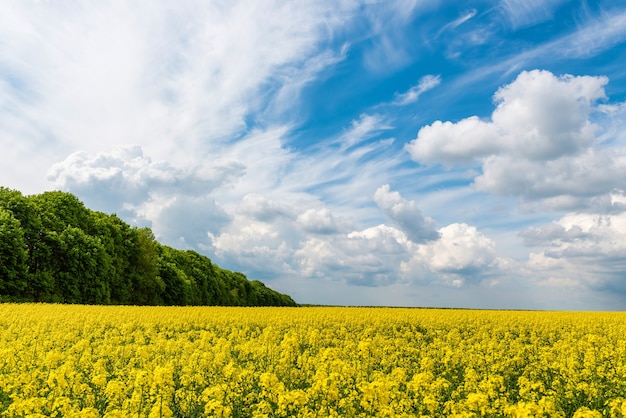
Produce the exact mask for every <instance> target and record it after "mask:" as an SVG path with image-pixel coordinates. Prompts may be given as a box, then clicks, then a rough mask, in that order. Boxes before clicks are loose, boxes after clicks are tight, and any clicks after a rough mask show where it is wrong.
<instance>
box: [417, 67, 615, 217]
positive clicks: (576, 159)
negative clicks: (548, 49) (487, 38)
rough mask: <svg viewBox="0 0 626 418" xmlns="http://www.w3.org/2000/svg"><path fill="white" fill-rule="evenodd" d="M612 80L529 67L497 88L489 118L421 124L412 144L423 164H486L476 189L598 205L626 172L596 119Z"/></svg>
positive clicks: (562, 204) (556, 205)
mask: <svg viewBox="0 0 626 418" xmlns="http://www.w3.org/2000/svg"><path fill="white" fill-rule="evenodd" d="M607 82H608V80H607V79H606V77H591V76H578V77H574V76H570V75H566V76H561V77H557V76H555V75H553V74H552V73H550V72H548V71H538V70H535V71H530V72H522V73H520V75H519V76H518V77H517V78H516V79H515V80H514V81H513V82H512V83H510V84H508V85H506V86H504V87H502V88H500V89H499V90H498V91H497V92H496V93H495V95H494V100H495V102H496V104H497V106H496V109H495V110H494V111H493V113H492V115H491V119H490V120H481V119H479V118H477V117H476V116H472V117H469V118H466V119H462V120H461V121H459V122H456V123H455V122H440V121H437V122H435V123H433V124H431V125H428V126H425V127H423V128H421V129H420V131H419V132H418V135H417V138H416V139H415V140H413V141H412V142H411V143H409V144H408V145H407V146H406V150H407V151H408V152H409V153H410V155H411V157H412V158H413V159H414V160H415V161H418V162H425V163H430V164H433V163H442V164H444V165H455V164H461V165H468V164H472V163H473V164H480V165H481V171H482V173H479V174H478V175H477V176H476V178H475V181H474V185H475V187H476V188H477V189H479V190H484V191H487V192H490V193H493V194H495V195H499V196H517V197H519V198H521V201H522V203H523V204H524V205H530V206H528V207H532V206H533V205H535V204H538V205H540V206H543V207H545V208H550V209H558V210H563V209H573V208H577V207H578V208H580V207H592V206H594V205H597V204H598V202H600V201H602V200H603V198H602V196H603V195H606V194H607V193H610V192H611V191H612V190H613V189H615V188H616V187H620V181H619V179H620V178H623V177H624V174H626V159H625V154H624V150H623V149H621V148H612V149H609V148H603V147H602V146H601V145H602V141H600V140H599V139H596V137H599V136H601V132H600V127H599V126H598V125H596V124H594V123H593V122H592V117H594V116H595V115H596V114H598V113H599V111H602V109H605V108H604V107H598V105H597V102H598V101H599V100H600V99H605V93H604V85H605V84H606V83H607ZM611 109H612V108H611ZM605 112H606V110H605ZM604 142H606V141H604Z"/></svg>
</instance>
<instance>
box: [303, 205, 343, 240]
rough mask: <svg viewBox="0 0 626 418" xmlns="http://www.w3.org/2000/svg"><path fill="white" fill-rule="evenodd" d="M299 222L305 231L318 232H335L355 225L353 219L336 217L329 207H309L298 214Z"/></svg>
mask: <svg viewBox="0 0 626 418" xmlns="http://www.w3.org/2000/svg"><path fill="white" fill-rule="evenodd" d="M297 222H298V223H299V224H300V225H301V226H302V228H303V229H304V230H305V231H307V232H312V233H317V234H335V233H338V232H341V231H346V230H349V229H350V228H354V226H355V225H354V222H353V221H352V220H350V219H349V218H345V217H336V216H334V215H333V214H332V212H331V211H330V210H329V209H328V208H320V209H308V210H307V211H306V212H304V213H303V214H301V215H300V216H298V220H297Z"/></svg>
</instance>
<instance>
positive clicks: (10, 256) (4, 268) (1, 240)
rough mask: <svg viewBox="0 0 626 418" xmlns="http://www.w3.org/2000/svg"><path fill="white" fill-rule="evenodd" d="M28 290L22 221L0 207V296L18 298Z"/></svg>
mask: <svg viewBox="0 0 626 418" xmlns="http://www.w3.org/2000/svg"><path fill="white" fill-rule="evenodd" d="M25 288H26V248H25V242H24V233H23V232H22V229H21V228H20V221H18V220H17V219H15V217H13V214H12V213H11V212H9V211H8V210H6V209H3V208H1V207H0V294H2V295H6V296H11V297H12V296H17V295H19V294H20V293H21V292H23V291H24V289H25Z"/></svg>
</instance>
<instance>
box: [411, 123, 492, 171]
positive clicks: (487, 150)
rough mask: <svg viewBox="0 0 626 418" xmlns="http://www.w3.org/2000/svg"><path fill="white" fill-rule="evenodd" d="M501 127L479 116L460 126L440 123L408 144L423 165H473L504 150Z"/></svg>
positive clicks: (423, 128) (425, 128)
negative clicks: (500, 137) (500, 138)
mask: <svg viewBox="0 0 626 418" xmlns="http://www.w3.org/2000/svg"><path fill="white" fill-rule="evenodd" d="M498 139H499V136H498V131H497V128H496V127H495V126H494V125H493V124H492V123H489V122H485V121H482V120H480V119H479V118H478V117H476V116H472V117H469V118H467V119H463V120H461V121H459V122H457V123H453V122H441V121H436V122H434V123H433V124H431V125H427V126H424V127H422V128H421V129H420V130H419V132H418V134H417V138H416V139H415V140H413V141H411V142H410V143H409V144H407V145H406V147H405V148H406V150H407V151H408V152H409V154H411V157H412V158H413V159H414V160H415V161H418V162H423V163H430V164H433V163H442V164H445V165H449V164H457V163H470V162H473V161H474V160H475V159H479V158H482V157H484V156H486V155H489V154H491V153H495V152H497V151H499V150H500V149H501V145H500V143H499V141H498Z"/></svg>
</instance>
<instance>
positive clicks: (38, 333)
mask: <svg viewBox="0 0 626 418" xmlns="http://www.w3.org/2000/svg"><path fill="white" fill-rule="evenodd" d="M131 416H132V417H203V416H216V417H288V416H296V417H320V416H324V417H333V416H334V417H369V416H379V417H422V416H456V417H488V416H489V417H491V416H494V417H495V416H507V417H540V416H544V417H576V418H578V417H624V416H626V314H624V313H564V312H510V311H469V310H429V309H400V308H397V309H396V308H223V307H220V308H217V307H113V306H67V305H65V306H64V305H37V304H25V305H14V304H4V305H0V417H108V418H113V417H131Z"/></svg>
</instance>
